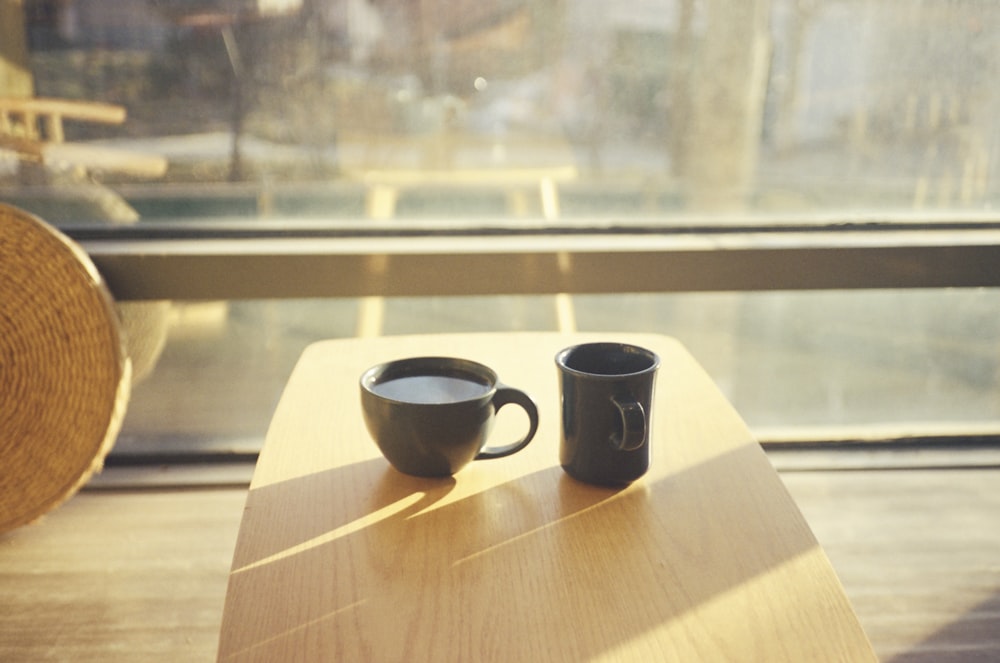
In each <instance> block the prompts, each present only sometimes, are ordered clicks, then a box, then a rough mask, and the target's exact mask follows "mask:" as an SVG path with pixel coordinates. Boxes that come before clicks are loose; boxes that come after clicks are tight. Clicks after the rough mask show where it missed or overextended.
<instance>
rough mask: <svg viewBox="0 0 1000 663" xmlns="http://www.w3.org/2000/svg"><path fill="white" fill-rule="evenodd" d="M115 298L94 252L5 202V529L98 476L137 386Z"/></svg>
mask: <svg viewBox="0 0 1000 663" xmlns="http://www.w3.org/2000/svg"><path fill="white" fill-rule="evenodd" d="M129 373H130V363H129V360H128V359H127V356H126V353H125V350H124V344H123V338H122V333H121V330H120V325H119V320H118V317H117V314H116V311H115V306H114V302H113V300H112V298H111V295H110V293H109V292H108V290H107V289H106V287H105V286H104V284H103V281H102V279H101V277H100V275H99V273H98V272H97V269H96V268H95V267H94V265H93V263H92V262H91V261H90V259H89V258H88V256H87V255H86V253H84V251H83V250H82V249H81V248H79V246H77V245H76V244H74V243H73V242H72V241H71V240H70V239H68V238H67V237H65V236H64V235H62V234H61V233H60V232H58V231H57V230H55V229H54V228H52V227H51V226H49V225H48V224H46V223H45V222H44V221H42V220H41V219H39V218H37V217H34V216H32V215H30V214H28V213H26V212H24V211H22V210H20V209H18V208H15V207H12V206H9V205H5V204H3V203H0V532H5V531H8V530H11V529H13V528H15V527H18V526H20V525H24V524H26V523H29V522H31V521H33V520H36V519H37V518H38V517H40V516H42V515H43V514H45V513H46V512H48V511H50V510H52V509H53V508H55V507H56V506H58V505H59V504H61V503H62V502H63V501H65V500H66V499H68V498H69V497H71V496H72V495H73V494H75V493H76V491H77V490H78V489H79V488H80V487H81V486H82V485H83V484H84V483H85V482H86V481H87V479H89V478H90V477H91V475H92V474H93V473H94V472H96V471H98V470H100V468H101V467H102V465H103V462H104V458H105V456H106V455H107V452H108V451H109V450H110V448H111V446H112V445H113V444H114V441H115V438H116V437H117V435H118V431H119V429H120V426H121V421H122V419H123V418H124V414H125V408H126V405H127V402H128V397H129V388H130V383H131V381H130V376H129Z"/></svg>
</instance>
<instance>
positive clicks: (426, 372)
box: [361, 357, 538, 477]
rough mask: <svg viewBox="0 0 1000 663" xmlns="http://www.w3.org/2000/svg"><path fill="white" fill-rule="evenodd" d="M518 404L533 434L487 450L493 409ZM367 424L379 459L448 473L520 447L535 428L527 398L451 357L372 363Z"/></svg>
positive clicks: (364, 395)
mask: <svg viewBox="0 0 1000 663" xmlns="http://www.w3.org/2000/svg"><path fill="white" fill-rule="evenodd" d="M508 403H514V404H517V405H519V406H521V407H522V408H524V411H525V412H526V413H527V414H528V432H527V434H525V435H524V437H522V438H521V439H519V440H517V441H515V442H512V443H509V444H506V445H502V446H489V447H487V446H486V443H487V438H488V437H489V434H490V430H491V429H492V427H493V422H494V419H495V415H496V412H497V411H498V410H499V409H500V408H501V407H503V406H505V405H507V404H508ZM361 408H362V412H363V414H364V420H365V425H366V426H367V427H368V432H369V433H370V434H371V436H372V439H374V440H375V444H376V445H378V448H379V450H380V451H381V452H382V455H383V456H385V457H386V459H387V460H388V461H389V462H390V463H391V464H392V465H393V467H395V468H396V469H397V470H399V471H400V472H404V473H406V474H413V475H416V476H429V477H443V476H450V475H452V474H454V473H456V472H458V471H459V470H460V469H462V468H463V467H465V466H466V465H467V464H468V463H470V462H472V461H473V460H485V459H489V458H501V457H503V456H509V455H511V454H513V453H516V452H518V451H520V450H521V449H523V448H524V447H525V446H527V444H528V443H529V442H530V441H531V438H532V437H534V436H535V431H537V430H538V408H537V407H536V406H535V403H534V401H533V400H532V399H531V397H530V396H528V394H526V393H525V392H523V391H521V390H520V389H514V388H512V387H508V386H506V385H504V384H502V383H501V382H500V381H499V379H498V378H497V374H496V373H495V372H494V371H493V370H492V369H490V368H489V367H487V366H484V365H483V364H480V363H477V362H474V361H470V360H468V359H458V358H454V357H412V358H409V359H400V360H397V361H390V362H387V363H384V364H379V365H377V366H373V367H371V368H369V369H368V370H367V371H365V372H364V373H363V374H362V376H361Z"/></svg>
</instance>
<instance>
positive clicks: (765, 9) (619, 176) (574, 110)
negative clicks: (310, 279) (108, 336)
mask: <svg viewBox="0 0 1000 663" xmlns="http://www.w3.org/2000/svg"><path fill="white" fill-rule="evenodd" d="M8 11H10V10H8ZM21 22H23V32H24V35H25V38H23V39H12V36H17V34H18V31H17V30H16V22H14V21H13V20H11V21H8V22H5V24H6V25H8V27H6V28H5V31H6V33H9V34H6V33H5V37H8V38H7V39H5V40H4V41H5V44H6V45H5V47H4V52H3V53H2V55H0V73H2V74H4V75H3V76H0V81H6V83H0V86H3V85H5V86H6V88H7V89H6V90H4V91H3V92H2V93H0V96H14V97H21V96H35V97H45V98H56V99H71V100H77V101H87V102H105V103H111V104H116V105H120V106H121V107H123V108H124V109H126V110H127V112H128V118H127V120H126V121H125V122H124V123H123V124H119V125H114V126H108V125H104V124H95V123H93V122H90V121H76V122H72V123H68V124H67V127H66V139H67V141H70V142H73V143H87V144H89V145H90V146H91V147H92V148H94V147H97V146H100V147H102V148H108V149H110V148H112V147H114V148H118V149H120V150H123V151H125V152H136V153H142V154H147V155H159V156H161V157H163V158H165V159H166V160H167V161H168V163H169V169H168V171H167V172H166V173H165V175H164V176H162V177H158V176H153V177H150V176H149V174H148V173H147V174H145V175H142V174H140V173H138V172H137V171H136V170H135V169H129V168H117V167H115V166H113V165H110V164H109V163H108V162H106V161H104V162H102V163H100V164H94V163H92V162H88V161H87V159H86V158H84V157H83V156H80V158H79V161H80V162H79V163H73V162H72V159H70V160H63V161H58V160H53V162H52V163H50V164H49V168H48V169H47V172H45V173H44V174H43V175H39V173H38V172H32V173H31V175H32V177H29V178H28V179H29V180H31V181H33V182H36V183H37V180H38V179H39V178H41V179H42V180H43V181H44V180H49V181H50V182H63V181H65V180H66V179H67V178H68V179H73V178H72V176H71V175H69V174H67V173H68V172H71V173H72V174H73V175H75V176H79V175H80V174H81V173H80V171H81V169H83V170H86V171H87V173H86V176H87V180H88V181H92V180H94V179H95V178H96V179H99V180H100V181H101V182H103V183H105V184H106V185H107V186H109V187H110V188H112V189H113V190H115V191H119V192H120V193H121V194H122V195H123V197H124V198H125V199H126V201H127V202H129V203H130V204H132V205H133V206H135V205H143V204H144V199H145V202H146V203H147V204H145V207H146V208H147V209H148V208H149V207H150V205H149V204H148V198H149V197H150V196H151V195H152V194H150V189H149V187H132V188H131V189H130V188H129V186H128V185H130V184H134V183H135V181H136V180H142V181H145V182H147V183H148V182H153V183H156V184H163V185H165V184H168V183H179V182H186V183H198V184H200V185H205V184H207V183H215V184H217V185H221V184H222V183H226V182H231V181H239V182H250V183H254V184H256V185H259V186H263V187H267V186H269V185H273V184H276V185H277V186H279V188H280V184H281V183H284V182H290V181H291V182H295V181H297V182H316V183H322V184H320V185H319V186H317V187H316V189H317V191H316V192H313V193H314V194H315V193H317V192H318V191H321V190H322V186H323V185H324V184H327V183H331V182H333V183H338V184H345V185H347V186H354V187H355V188H360V189H365V188H366V187H367V188H371V187H376V186H383V182H382V180H384V179H385V177H382V176H384V175H385V174H386V173H385V171H386V170H391V171H394V175H399V171H406V172H407V173H408V175H407V177H409V178H410V179H411V180H412V186H406V187H396V188H399V189H405V190H401V191H398V192H397V194H398V195H399V196H400V199H401V200H403V199H405V198H406V197H407V196H417V197H418V198H419V196H420V195H421V193H422V189H424V188H427V187H426V186H424V185H427V184H434V182H435V181H434V178H433V177H429V178H428V181H426V182H424V181H421V180H420V178H419V176H418V174H419V173H420V172H428V171H441V170H444V171H472V172H473V173H475V175H476V176H475V177H474V178H473V179H475V180H477V183H478V186H477V187H473V188H474V193H475V194H478V195H472V196H466V197H465V198H464V199H463V200H462V204H463V205H464V204H468V205H469V211H468V212H464V211H463V210H462V208H461V205H459V206H454V207H452V208H450V209H449V208H444V209H442V210H435V212H434V213H445V214H455V215H461V214H463V213H472V214H477V213H483V210H482V209H481V208H479V207H477V205H476V202H477V201H479V200H480V199H481V198H482V196H487V197H488V195H489V194H490V192H491V190H492V191H496V190H501V191H506V190H508V189H509V188H510V186H511V185H510V183H509V181H508V180H507V178H506V176H505V174H506V173H509V172H510V171H517V170H524V169H529V170H530V169H543V171H544V169H560V168H562V169H565V168H571V169H572V172H573V173H575V174H576V177H574V178H572V179H573V180H574V181H575V182H576V186H575V187H574V185H573V183H572V182H561V183H560V185H559V186H560V189H561V190H560V193H561V195H563V196H564V197H567V198H568V200H567V204H565V205H564V206H563V207H562V210H561V212H562V213H563V214H581V215H586V214H601V213H607V212H608V211H610V210H616V207H615V203H621V201H622V199H623V197H628V198H630V204H629V205H628V206H627V207H626V208H625V210H624V211H625V212H626V213H628V214H630V215H631V214H637V215H638V214H660V215H662V214H670V213H673V212H679V211H685V210H690V209H701V210H732V209H743V210H745V209H752V210H761V211H765V212H766V211H774V210H789V209H791V210H797V211H803V210H820V211H827V210H837V211H843V210H845V209H872V208H875V209H885V208H894V209H906V210H912V209H918V210H919V209H927V208H941V207H943V208H956V207H959V208H973V209H988V208H989V207H990V205H991V204H994V203H995V202H996V198H997V183H996V182H997V167H996V163H997V159H998V150H1000V147H998V145H1000V140H998V137H997V129H996V126H995V123H994V122H992V119H993V118H994V117H996V116H997V115H998V111H1000V106H998V104H1000V101H998V97H997V95H998V93H997V89H1000V86H998V85H997V82H998V78H1000V72H998V59H1000V55H998V53H1000V51H998V50H997V49H996V48H995V44H996V40H997V36H998V33H1000V7H998V6H997V5H996V4H995V3H991V2H985V1H983V0H954V1H952V2H948V3H941V2H936V1H930V0H828V1H825V2H817V1H814V0H809V1H805V2H803V1H801V0H751V1H749V2H748V1H744V0H738V1H737V0H629V1H627V2H617V3H594V2H589V1H587V0H559V1H556V2H552V1H549V0H546V1H544V2H541V1H535V0H490V1H489V2H471V1H462V2H454V0H448V1H447V2H445V1H444V0H420V1H417V0H282V1H280V2H278V1H275V0H256V1H255V0H243V1H241V2H223V1H222V0H201V1H199V2H186V1H185V2H181V1H179V0H150V2H149V3H127V4H126V5H122V4H121V3H116V2H110V1H109V0H74V1H73V2H58V3H57V2H46V1H42V0H29V1H27V2H25V3H24V11H23V17H22V18H21ZM15 42H17V43H15ZM18 44H20V47H19V46H18ZM8 119H9V120H10V121H9V122H8V125H7V129H5V130H4V131H6V132H7V133H11V132H13V133H15V134H16V133H17V132H18V131H20V132H22V133H23V132H24V131H25V129H24V127H23V126H21V128H18V126H17V125H23V124H24V123H25V122H27V120H26V119H24V118H21V117H13V118H12V119H11V118H8ZM11 123H13V125H14V127H13V128H11ZM9 143H10V141H8V145H7V147H10V144H9ZM5 154H6V156H5V158H4V160H3V165H2V170H3V180H4V182H5V183H7V184H9V183H10V182H11V181H15V182H16V181H17V179H16V177H15V171H17V170H19V169H20V170H21V171H22V175H21V178H22V182H23V180H24V178H25V177H26V176H25V174H24V172H23V171H33V169H32V168H31V165H30V163H26V162H30V161H31V159H27V158H26V155H25V154H24V153H22V154H21V159H20V163H18V160H17V159H16V158H12V157H11V155H10V151H9V150H8V151H7V152H6V153H5ZM78 156H79V155H78ZM121 158H122V159H123V160H127V157H126V156H124V155H122V157H121ZM52 171H58V172H59V174H60V175H61V177H57V176H56V175H55V174H53V172H52ZM373 171H375V175H373V174H372V172H373ZM532 172H534V171H532ZM538 176H539V177H543V176H544V172H539V173H538ZM380 178H381V179H380ZM389 179H390V180H393V181H396V182H398V180H399V178H398V177H395V178H389ZM465 184H468V182H465ZM386 186H395V185H386ZM383 188H384V186H383ZM430 188H431V189H440V188H442V187H440V186H438V187H434V186H431V187H430ZM444 188H445V189H448V190H449V192H454V189H456V188H457V189H461V190H466V189H468V188H469V187H468V186H461V187H450V188H449V187H444ZM562 189H566V191H565V192H563V191H562ZM529 190H530V187H529ZM579 190H582V191H584V192H586V193H588V194H589V195H588V196H586V198H585V199H584V200H583V201H581V200H579V199H578V198H573V197H572V194H573V193H574V192H575V191H577V192H578V191H579ZM168 191H170V189H169V188H167V187H163V188H161V190H160V193H159V194H156V195H159V196H162V195H164V194H167V192H168ZM212 191H213V192H214V193H215V196H216V197H218V198H223V199H224V198H225V197H226V196H227V195H230V194H227V193H226V189H225V188H223V187H221V186H216V187H215V188H213V189H212ZM465 193H468V191H465ZM299 194H300V195H301V196H304V197H308V195H307V194H306V193H304V192H303V191H302V190H301V189H300V190H299ZM5 195H6V192H5ZM170 197H171V198H180V199H183V200H187V199H189V198H190V197H191V196H190V190H189V189H181V190H175V191H172V192H170ZM200 198H201V199H202V200H203V201H204V200H205V198H204V197H203V196H201V197H200ZM164 206H165V207H167V208H170V209H171V210H172V211H173V210H176V209H177V205H176V204H175V205H168V204H167V203H164ZM152 207H153V208H154V211H155V209H156V208H155V206H152ZM408 209H409V210H411V211H412V210H414V209H417V210H419V209H420V206H419V205H405V204H404V205H401V206H400V207H399V209H398V210H397V209H395V208H394V209H393V214H394V215H396V216H406V215H407V214H408V212H407V210H408ZM617 209H619V210H620V208H617ZM524 211H525V212H527V213H540V211H539V208H538V207H537V205H535V206H532V207H526V208H524ZM191 212H192V213H195V214H198V213H203V212H204V213H210V214H215V213H218V212H219V210H218V209H217V208H213V207H212V205H210V204H208V205H207V207H205V208H198V207H194V208H191ZM327 212H328V213H333V212H332V211H331V210H329V209H328V210H327ZM78 213H84V212H80V211H78ZM95 214H96V212H95ZM248 216H252V213H251V212H248Z"/></svg>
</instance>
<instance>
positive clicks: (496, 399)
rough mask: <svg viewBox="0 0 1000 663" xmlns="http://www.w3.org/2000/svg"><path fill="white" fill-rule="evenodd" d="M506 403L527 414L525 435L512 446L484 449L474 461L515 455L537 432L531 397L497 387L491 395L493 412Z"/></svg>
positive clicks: (535, 413) (536, 413) (510, 389)
mask: <svg viewBox="0 0 1000 663" xmlns="http://www.w3.org/2000/svg"><path fill="white" fill-rule="evenodd" d="M508 403H514V404H515V405H520V406H521V407H522V408H523V409H524V411H525V412H526V413H527V414H528V433H527V435H525V436H524V437H523V438H521V439H520V440H518V441H517V442H514V443H513V444H507V445H504V446H502V447H486V448H485V449H483V450H482V451H480V452H479V454H478V455H477V456H476V458H475V459H476V460H486V459H488V458H502V457H504V456H509V455H511V454H513V453H517V452H518V451H520V450H521V449H523V448H524V447H526V446H528V442H531V438H533V437H535V432H536V431H537V430H538V408H537V407H536V406H535V401H533V400H531V396H529V395H528V394H526V393H524V392H523V391H521V390H520V389H513V388H512V387H506V386H503V385H497V390H496V393H494V394H493V411H494V412H499V411H500V408H502V407H503V406H504V405H507V404H508Z"/></svg>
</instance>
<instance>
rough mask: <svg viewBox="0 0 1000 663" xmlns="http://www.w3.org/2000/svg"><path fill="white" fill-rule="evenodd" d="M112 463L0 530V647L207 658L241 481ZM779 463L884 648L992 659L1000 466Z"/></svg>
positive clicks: (109, 661) (916, 657)
mask: <svg viewBox="0 0 1000 663" xmlns="http://www.w3.org/2000/svg"><path fill="white" fill-rule="evenodd" d="M116 472H124V470H108V471H107V473H106V476H105V477H104V478H103V479H102V482H101V483H100V484H99V485H100V486H103V487H102V488H99V489H98V488H94V487H92V488H90V489H88V490H85V491H84V492H82V493H80V494H79V495H77V496H76V497H75V498H74V499H73V500H71V501H70V502H69V503H68V504H66V505H64V506H63V507H61V508H60V509H58V510H57V511H55V512H54V513H52V514H50V515H49V516H48V517H46V518H45V519H44V520H43V521H42V522H40V523H38V524H36V525H33V526H29V527H26V528H22V529H20V530H17V531H15V532H13V533H9V534H7V535H5V536H0V661H4V662H6V663H15V662H21V661H32V662H35V661H74V662H86V661H100V662H102V663H115V662H117V661H141V662H144V663H146V662H156V661H170V662H171V663H173V662H177V661H185V662H196V661H211V660H213V659H214V656H215V649H216V645H217V633H218V628H219V624H220V619H221V611H222V603H223V598H224V594H225V589H226V576H227V572H228V569H229V561H230V556H231V554H232V550H233V547H234V544H235V539H236V531H237V527H238V525H239V519H240V515H241V511H242V508H243V500H244V496H245V488H244V487H240V486H234V487H204V486H203V487H199V488H176V487H169V484H171V483H174V481H173V479H172V478H171V477H172V475H170V473H169V472H167V471H165V470H162V469H154V470H151V471H150V473H151V474H152V475H156V476H152V477H147V479H150V478H151V479H152V480H153V482H156V481H157V477H159V483H161V484H163V487H158V488H148V487H147V488H142V489H136V488H124V487H121V482H119V481H117V479H119V478H121V477H116V476H113V475H114V474H115V473H116ZM239 474H240V472H239V471H236V472H235V473H231V474H230V475H228V479H227V480H233V477H237V480H238V475H239ZM782 478H783V480H784V481H785V484H786V485H787V487H788V489H789V490H790V492H791V493H792V495H793V496H794V498H795V499H796V501H797V502H798V504H799V507H800V508H801V509H802V511H803V513H804V514H805V516H806V518H807V520H808V521H809V523H810V524H811V525H812V527H813V530H814V532H815V533H816V536H817V537H818V538H819V540H820V542H821V543H822V544H823V546H824V547H825V549H826V550H827V552H828V554H829V556H830V558H831V560H832V562H833V565H834V567H835V568H836V569H837V572H838V573H839V575H840V577H841V580H842V581H843V583H844V586H845V588H846V590H847V593H848V595H849V596H850V598H851V600H852V601H853V603H854V606H855V608H856V610H857V612H858V615H859V617H860V619H861V622H862V624H863V625H864V627H865V629H866V631H867V632H868V634H869V637H870V638H871V640H872V643H873V644H874V646H875V649H876V651H877V652H878V654H879V656H880V658H881V660H883V661H895V662H898V663H904V662H905V663H918V662H920V663H923V662H925V661H926V662H927V663H930V662H931V661H934V662H942V661H943V662H946V663H947V662H949V661H997V660H1000V470H998V469H966V470H932V469H929V470H877V471H807V472H802V471H786V472H782ZM125 480H126V482H128V481H130V480H131V478H130V477H125Z"/></svg>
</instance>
